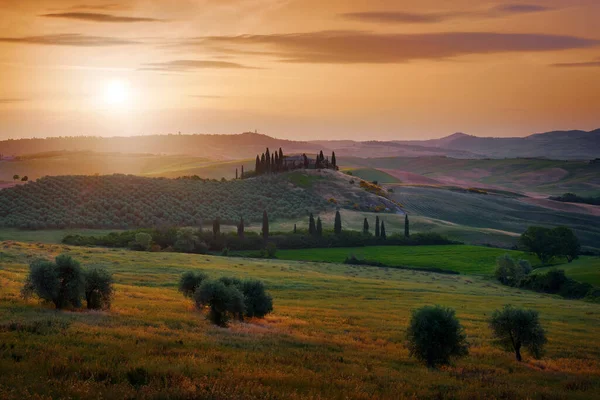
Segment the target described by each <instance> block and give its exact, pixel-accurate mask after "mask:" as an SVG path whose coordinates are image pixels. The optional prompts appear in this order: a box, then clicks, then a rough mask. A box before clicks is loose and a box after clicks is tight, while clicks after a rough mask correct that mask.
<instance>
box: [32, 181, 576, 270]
mask: <svg viewBox="0 0 600 400" xmlns="http://www.w3.org/2000/svg"><path fill="white" fill-rule="evenodd" d="M25 178H27V177H25ZM552 235H553V236H554V237H555V238H556V239H555V240H556V243H557V254H558V255H559V256H563V257H566V259H567V262H569V263H570V262H571V261H573V260H575V259H577V258H579V252H580V251H581V244H580V243H579V239H578V238H577V236H575V233H574V232H573V230H572V229H570V228H567V227H565V226H557V227H556V228H554V229H553V230H552Z"/></svg>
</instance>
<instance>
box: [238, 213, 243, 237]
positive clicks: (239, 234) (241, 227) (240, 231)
mask: <svg viewBox="0 0 600 400" xmlns="http://www.w3.org/2000/svg"><path fill="white" fill-rule="evenodd" d="M237 233H238V236H239V237H241V238H243V237H244V217H241V218H240V223H239V224H238V227H237Z"/></svg>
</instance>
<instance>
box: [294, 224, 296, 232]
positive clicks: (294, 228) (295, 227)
mask: <svg viewBox="0 0 600 400" xmlns="http://www.w3.org/2000/svg"><path fill="white" fill-rule="evenodd" d="M294 233H296V224H294Z"/></svg>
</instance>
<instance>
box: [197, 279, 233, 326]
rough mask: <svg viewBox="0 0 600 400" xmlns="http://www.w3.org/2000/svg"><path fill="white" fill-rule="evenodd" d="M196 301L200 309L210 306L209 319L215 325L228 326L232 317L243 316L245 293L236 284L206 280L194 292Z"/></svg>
mask: <svg viewBox="0 0 600 400" xmlns="http://www.w3.org/2000/svg"><path fill="white" fill-rule="evenodd" d="M194 301H195V302H196V307H197V308H198V309H203V308H205V307H209V308H210V312H209V319H210V320H211V322H212V323H214V324H215V325H219V326H227V323H228V321H229V319H230V318H231V317H238V318H240V319H241V318H243V313H244V295H243V294H242V293H241V292H240V290H239V289H238V288H237V287H236V286H235V285H230V286H226V285H225V284H224V283H223V282H221V281H218V280H205V281H204V282H202V284H201V285H200V287H199V288H198V289H197V290H196V291H195V292H194Z"/></svg>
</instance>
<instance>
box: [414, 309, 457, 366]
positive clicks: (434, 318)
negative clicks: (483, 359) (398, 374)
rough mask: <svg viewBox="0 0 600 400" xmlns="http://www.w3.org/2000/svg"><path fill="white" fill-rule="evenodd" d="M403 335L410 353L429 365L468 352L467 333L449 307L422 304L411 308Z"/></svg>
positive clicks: (442, 363)
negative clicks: (408, 322) (416, 307)
mask: <svg viewBox="0 0 600 400" xmlns="http://www.w3.org/2000/svg"><path fill="white" fill-rule="evenodd" d="M406 336H407V339H408V343H407V347H408V350H409V352H410V355H411V356H412V357H416V358H417V359H418V360H420V361H423V362H424V363H425V364H426V365H427V366H428V367H435V366H437V365H446V364H449V363H450V360H451V359H452V358H456V357H462V356H465V355H467V354H468V352H469V344H468V342H467V336H466V335H465V333H464V329H463V327H462V326H461V324H460V322H459V321H458V319H457V318H456V316H455V313H454V310H453V309H451V308H445V307H441V306H425V307H423V308H420V309H418V310H415V311H413V313H412V317H411V320H410V324H409V327H408V330H407V333H406Z"/></svg>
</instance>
